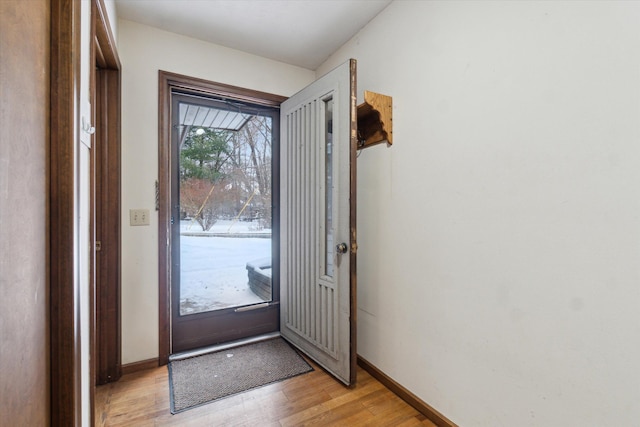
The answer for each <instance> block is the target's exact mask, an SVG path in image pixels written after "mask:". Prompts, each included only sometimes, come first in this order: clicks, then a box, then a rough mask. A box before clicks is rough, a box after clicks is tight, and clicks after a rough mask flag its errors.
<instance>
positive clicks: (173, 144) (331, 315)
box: [158, 59, 357, 385]
mask: <svg viewBox="0 0 640 427" xmlns="http://www.w3.org/2000/svg"><path fill="white" fill-rule="evenodd" d="M159 80H160V96H159V99H160V102H161V104H160V109H159V110H160V118H159V123H160V127H159V130H160V137H159V161H160V164H159V185H158V202H159V203H158V208H159V215H158V218H159V238H160V239H159V242H160V243H159V253H160V260H159V273H160V274H159V276H160V301H159V308H160V319H159V324H160V349H159V350H160V351H159V362H160V364H166V363H167V362H168V359H169V355H170V354H172V353H176V352H182V351H187V350H190V349H196V348H200V347H204V346H209V345H213V344H217V343H222V342H226V341H231V340H237V339H240V338H245V337H250V336H255V335H260V334H266V333H269V332H279V333H280V334H281V335H282V336H283V337H284V338H285V339H287V341H289V343H291V344H293V345H294V346H296V347H298V348H299V349H301V350H302V351H303V352H304V353H306V354H307V355H308V356H309V357H311V358H312V359H314V360H315V361H316V362H318V363H319V364H320V365H321V366H322V367H323V368H324V369H326V370H327V371H328V372H330V373H332V374H333V375H334V376H335V377H336V378H337V379H339V380H340V381H342V382H343V383H345V384H346V385H353V384H355V380H356V377H355V375H356V355H357V352H356V251H357V243H356V224H355V218H356V210H355V209H356V150H357V124H356V114H355V113H356V105H355V100H356V94H355V90H356V87H355V83H356V61H355V60H353V59H352V60H350V61H347V62H346V63H344V64H342V65H341V66H339V67H337V68H336V69H335V70H333V71H331V72H330V73H328V74H326V75H325V76H323V77H321V78H320V79H318V80H317V81H316V82H314V83H312V84H311V85H309V86H307V87H306V88H304V89H303V90H301V91H300V92H298V93H297V94H295V95H293V96H292V97H291V98H287V99H285V98H283V97H278V96H274V95H270V94H264V93H257V92H252V91H247V90H244V89H239V88H235V87H230V86H226V85H219V84H216V83H211V82H206V81H203V80H200V79H193V78H189V77H185V76H179V75H174V74H169V73H166V72H162V71H161V72H160V79H159ZM190 111H191V113H190ZM245 113H247V114H246V117H245V116H244V114H245ZM189 114H192V117H194V118H197V117H198V116H199V115H200V116H201V117H204V118H206V117H217V116H219V115H225V114H226V115H227V116H230V117H231V118H232V122H233V124H228V125H227V127H225V126H222V125H215V126H213V125H211V124H205V123H204V122H197V121H196V119H189V118H188V117H189ZM203 120H205V119H203ZM251 120H268V126H267V127H271V134H270V136H268V137H267V139H268V140H270V141H272V151H271V153H270V155H271V156H272V163H271V164H272V170H271V174H270V176H271V205H272V210H271V215H272V220H271V225H272V227H271V230H272V244H271V249H272V251H271V256H270V258H269V257H266V262H261V261H260V260H259V258H258V257H257V256H256V260H254V261H250V260H249V258H250V257H249V256H248V255H247V254H243V255H242V257H240V258H239V260H240V261H239V262H236V264H238V265H239V267H240V269H242V267H243V266H244V269H245V270H247V273H246V274H247V278H246V279H245V278H244V276H243V275H244V274H245V273H244V271H242V273H241V274H242V277H241V279H240V280H241V281H245V280H246V281H249V280H251V278H250V273H251V269H252V267H254V270H255V269H256V268H257V269H258V270H269V268H268V267H269V265H268V264H269V260H270V261H271V272H272V277H271V280H272V288H271V290H272V295H271V296H270V297H267V298H265V299H263V300H262V301H254V302H250V301H241V302H235V303H233V304H230V305H228V306H224V307H221V309H219V310H209V308H207V307H206V306H207V304H209V305H215V304H213V303H207V304H205V303H204V302H202V301H200V300H198V299H196V298H195V297H193V295H192V298H191V300H189V299H188V298H187V295H189V293H188V292H187V291H185V290H182V289H181V287H180V286H179V284H180V282H188V281H189V280H192V279H189V278H188V277H187V276H188V272H187V271H185V270H184V269H183V268H182V260H183V259H184V261H187V259H189V261H192V258H196V257H197V256H196V255H195V254H196V252H195V251H194V249H193V247H191V248H189V247H187V248H183V249H184V250H182V249H181V246H188V243H187V240H183V239H184V238H185V237H189V236H186V235H184V233H185V232H186V231H187V230H186V229H187V228H188V227H189V226H190V224H195V223H198V224H199V225H200V227H201V230H200V231H198V233H199V234H206V233H209V235H208V236H207V237H204V236H201V235H198V236H193V237H197V238H198V242H199V244H202V242H204V241H205V240H204V239H213V238H214V237H222V236H215V233H214V236H211V234H212V233H210V232H209V231H208V230H207V227H209V226H210V227H214V226H215V223H213V224H208V223H207V218H206V217H205V216H203V214H202V212H203V210H204V209H207V206H208V203H209V201H210V200H211V198H213V200H217V202H218V203H217V204H214V206H213V207H212V208H211V209H214V210H215V209H218V210H219V212H218V213H217V214H216V213H215V212H214V214H213V217H214V219H215V221H219V220H222V221H232V224H233V221H237V220H239V219H240V218H241V217H242V216H243V215H245V212H246V209H247V208H250V206H252V205H251V204H252V203H254V202H253V201H252V200H253V197H254V196H255V194H258V192H259V193H260V194H261V195H262V193H263V191H260V189H259V188H258V192H256V190H255V187H259V186H258V185H255V186H254V185H246V184H245V185H244V186H242V188H241V190H240V194H238V195H237V197H236V198H235V199H234V198H233V195H234V191H232V190H233V189H234V188H236V187H237V186H235V184H234V182H233V179H231V178H230V176H232V175H233V174H232V173H230V171H229V170H225V168H224V164H223V160H224V161H227V160H228V159H227V157H228V154H227V152H226V151H225V150H231V148H230V147H233V146H234V143H229V142H230V141H231V142H232V141H233V138H237V136H234V135H235V133H237V132H238V131H239V130H240V129H243V128H244V126H248V123H250V121H251ZM245 122H246V123H245ZM278 136H279V138H278ZM263 138H264V136H263ZM205 139H206V141H205ZM278 139H279V140H280V141H281V142H282V153H281V152H280V149H279V143H278V142H279V141H278ZM236 142H237V141H236ZM205 146H209V147H210V148H208V149H207V150H205V151H206V156H205V157H206V158H204V157H197V156H196V155H195V153H192V152H191V151H194V150H195V148H197V147H201V148H202V147H205ZM215 147H217V148H215ZM247 147H248V148H247ZM195 151H197V150H195ZM240 152H245V153H247V154H248V155H249V156H250V155H251V147H250V146H249V145H247V144H245V148H244V149H243V150H242V149H241V150H240ZM225 159H227V160H225ZM232 163H233V162H232ZM205 165H210V166H211V167H209V168H208V169H206V168H205V169H206V170H205V169H203V167H204V166H205ZM196 166H197V167H196ZM232 166H233V164H232ZM254 166H255V165H254ZM280 167H281V168H282V169H281V171H279V172H278V168H280ZM254 169H255V168H254ZM253 176H254V180H255V173H254V174H253ZM171 177H173V178H171ZM183 185H184V187H183ZM183 190H184V191H183ZM223 190H224V191H223ZM188 191H191V192H192V193H196V194H198V197H199V199H198V200H197V201H196V202H195V203H192V206H190V207H187V206H186V205H185V204H184V203H183V201H184V200H186V199H187V198H188V197H187V193H188ZM280 192H281V194H280ZM280 197H282V201H281V199H280ZM226 198H230V199H229V200H227V199H226ZM234 205H235V209H232V207H233V206H234ZM263 207H264V203H262V204H260V203H256V204H255V205H253V207H251V208H250V209H255V210H257V216H255V214H254V213H252V214H250V215H247V216H246V220H247V222H250V223H253V221H256V220H259V219H260V217H264V216H265V215H264V212H262V211H261V209H262V208H263ZM227 208H228V209H229V210H228V211H226V209H227ZM225 212H226V215H227V217H225V216H224V215H225ZM216 215H217V216H216ZM183 221H185V223H184V224H183ZM280 223H282V226H280ZM232 224H231V225H232ZM225 225H226V224H225ZM223 228H224V227H223ZM210 229H211V228H210ZM210 229H209V230H210ZM218 231H222V230H218ZM250 237H251V236H250ZM212 242H213V240H211V241H210V243H209V245H213V246H215V245H214V243H212ZM217 245H219V246H218V247H216V248H215V249H210V250H211V251H212V252H209V255H208V256H205V257H204V258H205V259H204V261H202V263H204V264H207V268H213V267H212V264H214V262H213V260H214V259H216V258H222V257H223V256H225V255H227V254H228V253H229V252H230V249H229V246H225V244H224V243H223V242H219V243H217ZM226 245H229V242H227V243H226ZM256 255H258V254H256ZM251 256H253V255H251ZM280 257H282V259H280ZM185 264H187V263H186V262H185ZM225 265H228V264H225ZM191 268H192V270H198V269H199V268H202V264H198V263H196V264H194V266H192V267H191ZM254 272H255V271H254ZM281 273H282V274H281ZM211 275H212V276H213V275H214V274H211ZM201 276H202V275H201ZM204 276H207V274H204ZM196 281H197V279H196ZM281 282H282V286H280V283H281ZM211 286H212V287H216V286H215V285H214V284H211ZM183 297H184V298H183ZM215 302H216V301H214V303H215ZM218 302H219V301H218ZM220 305H221V306H222V305H223V304H220Z"/></svg>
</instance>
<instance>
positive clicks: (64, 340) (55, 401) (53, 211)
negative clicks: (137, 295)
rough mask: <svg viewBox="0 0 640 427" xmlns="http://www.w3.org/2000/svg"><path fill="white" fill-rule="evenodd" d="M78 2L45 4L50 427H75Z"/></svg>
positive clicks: (58, 0) (77, 416) (77, 406)
mask: <svg viewBox="0 0 640 427" xmlns="http://www.w3.org/2000/svg"><path fill="white" fill-rule="evenodd" d="M79 93H80V1H78V0H75V1H71V0H51V101H50V102H51V103H50V108H51V135H50V137H51V140H50V151H49V153H50V171H49V174H50V190H49V191H50V193H49V216H50V230H49V247H50V252H49V254H50V261H49V263H50V266H49V268H50V278H49V280H50V281H49V286H50V316H51V343H50V344H51V362H50V363H51V425H52V426H79V425H80V424H81V419H80V417H81V396H80V389H81V387H80V381H81V378H80V376H81V371H80V369H81V361H80V330H79V327H78V318H79V312H80V304H79V302H80V301H79V295H80V290H79V286H78V280H77V273H76V228H77V227H76V212H75V203H76V200H77V198H76V189H77V183H76V182H75V169H76V159H75V150H76V146H77V144H78V143H79V139H80V138H79V130H78V128H79V126H78V118H79V114H78V109H79V106H80V102H79V101H80V100H79Z"/></svg>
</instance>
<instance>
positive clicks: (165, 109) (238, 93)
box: [158, 70, 286, 365]
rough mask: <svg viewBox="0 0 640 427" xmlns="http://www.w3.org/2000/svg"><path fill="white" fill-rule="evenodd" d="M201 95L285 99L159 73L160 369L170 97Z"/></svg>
mask: <svg viewBox="0 0 640 427" xmlns="http://www.w3.org/2000/svg"><path fill="white" fill-rule="evenodd" d="M172 91H179V92H180V93H183V94H189V95H196V96H197V95H202V96H207V97H214V98H225V99H233V100H237V101H242V102H248V103H252V104H257V105H262V106H267V107H279V106H280V104H281V103H282V102H283V101H284V100H285V99H286V97H283V96H280V95H274V94H270V93H266V92H259V91H254V90H250V89H245V88H240V87H237V86H231V85H226V84H222V83H215V82H211V81H207V80H203V79H198V78H195V77H189V76H185V75H181V74H174V73H169V72H166V71H162V70H160V71H159V72H158V94H159V95H158V103H159V105H158V205H159V212H158V282H159V283H158V288H159V289H158V295H159V301H158V325H159V328H158V329H159V340H158V341H159V345H158V347H159V348H158V360H159V364H160V365H166V364H167V363H168V362H169V355H170V353H171V330H170V319H171V304H170V300H169V299H170V295H171V292H170V289H169V287H170V285H171V280H170V279H171V274H172V272H171V252H170V245H169V242H170V239H171V230H170V224H169V222H170V215H171V210H170V206H169V202H170V200H171V186H170V183H169V180H168V179H166V177H168V176H169V173H170V170H171V169H170V167H171V132H170V127H171V93H172Z"/></svg>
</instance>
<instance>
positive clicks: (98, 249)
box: [96, 240, 102, 252]
mask: <svg viewBox="0 0 640 427" xmlns="http://www.w3.org/2000/svg"><path fill="white" fill-rule="evenodd" d="M101 250H102V242H101V241H100V240H96V252H100V251H101Z"/></svg>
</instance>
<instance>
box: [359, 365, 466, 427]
mask: <svg viewBox="0 0 640 427" xmlns="http://www.w3.org/2000/svg"><path fill="white" fill-rule="evenodd" d="M358 365H360V367H362V369H364V370H365V371H367V372H368V373H369V374H370V375H371V376H372V377H373V378H375V379H377V380H378V381H380V382H381V383H382V384H384V386H385V387H387V388H388V389H389V390H391V391H392V392H393V393H394V394H396V395H397V396H398V397H399V398H400V399H402V400H404V401H405V402H407V403H408V404H409V405H411V406H413V407H414V408H415V409H416V410H417V411H418V412H420V413H421V414H422V415H424V416H425V417H427V418H428V419H429V421H431V422H432V423H434V424H435V425H437V426H438V427H458V425H457V424H456V423H454V422H453V421H451V420H449V419H448V418H447V417H445V416H444V415H442V414H441V413H440V412H438V411H437V410H436V409H434V408H433V407H432V406H430V405H429V404H428V403H426V402H424V401H423V400H421V399H420V398H419V397H418V396H416V395H415V394H413V393H411V392H410V391H409V390H407V389H406V388H404V387H403V386H402V385H400V384H398V383H397V382H396V381H394V380H393V379H392V378H391V377H389V376H388V375H387V374H385V373H384V372H382V371H381V370H380V369H378V368H377V367H375V366H374V365H372V364H371V363H369V362H368V361H367V360H366V359H364V358H362V357H361V356H358Z"/></svg>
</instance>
